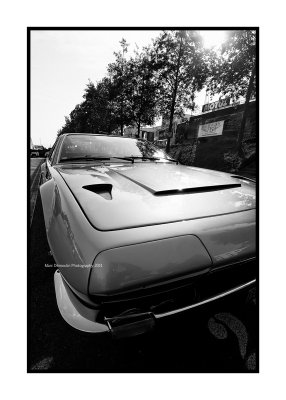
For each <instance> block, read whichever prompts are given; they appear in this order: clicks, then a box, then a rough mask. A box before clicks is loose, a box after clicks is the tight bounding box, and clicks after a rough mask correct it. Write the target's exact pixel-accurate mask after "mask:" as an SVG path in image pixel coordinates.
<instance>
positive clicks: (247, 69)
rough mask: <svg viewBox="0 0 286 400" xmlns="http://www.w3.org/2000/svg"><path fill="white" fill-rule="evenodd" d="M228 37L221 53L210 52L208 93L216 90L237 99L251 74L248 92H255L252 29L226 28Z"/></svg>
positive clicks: (245, 91)
mask: <svg viewBox="0 0 286 400" xmlns="http://www.w3.org/2000/svg"><path fill="white" fill-rule="evenodd" d="M228 36H229V37H228V40H227V41H226V42H225V43H224V44H223V45H222V48H221V52H220V53H219V54H217V53H214V52H213V53H212V58H211V71H210V72H211V75H210V78H209V83H208V89H209V90H210V92H211V93H212V94H214V93H219V94H221V95H223V96H230V97H231V98H233V99H234V100H237V99H239V97H240V96H243V97H245V96H246V94H247V90H248V86H249V83H250V78H251V75H252V74H253V75H254V80H253V87H252V93H251V94H252V95H255V89H256V74H255V67H256V31H253V30H235V31H229V32H228Z"/></svg>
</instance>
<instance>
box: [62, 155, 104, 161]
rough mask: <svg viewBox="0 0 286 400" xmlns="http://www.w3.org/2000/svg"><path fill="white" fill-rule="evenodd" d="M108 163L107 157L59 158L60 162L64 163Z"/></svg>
mask: <svg viewBox="0 0 286 400" xmlns="http://www.w3.org/2000/svg"><path fill="white" fill-rule="evenodd" d="M82 160H85V161H108V160H110V158H109V157H89V156H84V157H70V158H61V159H60V162H66V161H82Z"/></svg>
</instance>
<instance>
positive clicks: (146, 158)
mask: <svg viewBox="0 0 286 400" xmlns="http://www.w3.org/2000/svg"><path fill="white" fill-rule="evenodd" d="M130 158H133V159H135V160H137V159H138V160H151V161H158V160H166V161H172V162H175V163H177V162H178V161H176V160H174V159H173V158H164V157H145V156H141V157H137V156H134V157H133V156H130Z"/></svg>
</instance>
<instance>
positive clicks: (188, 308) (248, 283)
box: [154, 279, 256, 319]
mask: <svg viewBox="0 0 286 400" xmlns="http://www.w3.org/2000/svg"><path fill="white" fill-rule="evenodd" d="M255 282H256V279H253V280H252V281H249V282H247V283H244V284H243V285H240V286H237V287H235V288H233V289H230V290H228V291H226V292H223V293H220V294H218V295H216V296H213V297H210V298H208V299H206V300H202V301H199V302H198V303H195V304H191V305H189V306H186V307H182V308H179V309H177V310H172V311H166V312H164V313H158V314H156V313H154V316H155V318H156V319H159V318H163V317H168V316H170V315H174V314H178V313H180V312H184V311H187V310H190V309H192V308H196V307H199V306H202V305H204V304H207V303H210V302H212V301H215V300H218V299H221V298H222V297H225V296H228V295H230V294H232V293H235V292H238V291H239V290H242V289H245V288H247V287H248V286H251V285H253V284H255Z"/></svg>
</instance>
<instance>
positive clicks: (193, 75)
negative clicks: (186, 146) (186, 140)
mask: <svg viewBox="0 0 286 400" xmlns="http://www.w3.org/2000/svg"><path fill="white" fill-rule="evenodd" d="M154 49H155V52H156V58H157V68H158V71H159V80H160V82H161V93H162V96H161V104H160V108H161V111H162V113H163V114H167V115H168V116H169V118H170V119H169V129H168V130H169V135H168V140H167V147H166V151H167V152H168V151H169V148H170V136H171V132H172V127H173V118H174V115H175V114H176V115H182V114H183V111H184V108H193V106H194V97H195V92H196V91H198V90H201V89H202V87H203V84H204V83H205V81H206V78H207V76H208V72H209V68H208V64H207V59H208V58H207V55H208V54H207V51H206V50H204V48H203V45H202V38H201V36H200V35H199V33H198V32H196V31H163V33H162V34H161V35H160V36H159V37H158V38H157V39H156V40H155V41H154Z"/></svg>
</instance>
